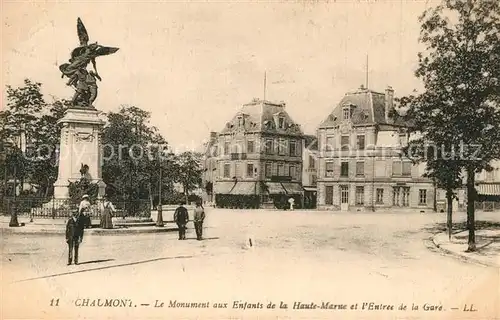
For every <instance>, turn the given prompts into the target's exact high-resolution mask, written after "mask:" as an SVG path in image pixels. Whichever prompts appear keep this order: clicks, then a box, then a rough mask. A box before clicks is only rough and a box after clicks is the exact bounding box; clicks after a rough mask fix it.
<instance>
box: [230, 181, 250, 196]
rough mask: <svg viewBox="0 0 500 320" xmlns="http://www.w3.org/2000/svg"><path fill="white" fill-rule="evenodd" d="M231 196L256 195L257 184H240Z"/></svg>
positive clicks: (237, 184)
mask: <svg viewBox="0 0 500 320" xmlns="http://www.w3.org/2000/svg"><path fill="white" fill-rule="evenodd" d="M231 194H255V182H238V183H236V185H235V186H234V188H233V190H231Z"/></svg>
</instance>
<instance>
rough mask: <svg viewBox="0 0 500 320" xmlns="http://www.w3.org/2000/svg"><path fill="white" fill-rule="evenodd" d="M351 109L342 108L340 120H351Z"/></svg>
mask: <svg viewBox="0 0 500 320" xmlns="http://www.w3.org/2000/svg"><path fill="white" fill-rule="evenodd" d="M350 109H351V107H344V108H342V119H344V120H349V119H350V118H351V110H350Z"/></svg>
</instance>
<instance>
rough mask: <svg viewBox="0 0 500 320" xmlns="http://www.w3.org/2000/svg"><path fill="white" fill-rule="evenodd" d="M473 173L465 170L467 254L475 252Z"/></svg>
mask: <svg viewBox="0 0 500 320" xmlns="http://www.w3.org/2000/svg"><path fill="white" fill-rule="evenodd" d="M474 174H475V172H474V169H472V168H467V229H469V241H468V248H467V252H472V251H476V234H475V231H476V230H475V229H476V226H475V217H474V209H475V208H474V204H475V201H476V189H475V188H474V180H475V176H474Z"/></svg>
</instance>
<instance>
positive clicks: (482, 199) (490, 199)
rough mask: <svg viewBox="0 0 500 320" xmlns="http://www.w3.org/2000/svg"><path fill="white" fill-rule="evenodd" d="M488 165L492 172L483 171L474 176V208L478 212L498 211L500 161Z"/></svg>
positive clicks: (499, 201)
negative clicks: (476, 197)
mask: <svg viewBox="0 0 500 320" xmlns="http://www.w3.org/2000/svg"><path fill="white" fill-rule="evenodd" d="M490 165H491V166H492V167H493V170H492V171H484V170H483V171H482V172H480V173H478V174H476V178H475V180H476V191H477V194H478V200H477V201H476V204H475V207H476V209H478V210H485V211H493V210H500V161H498V160H497V161H492V162H491V163H490ZM459 200H460V199H459Z"/></svg>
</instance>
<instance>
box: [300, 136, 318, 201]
mask: <svg viewBox="0 0 500 320" xmlns="http://www.w3.org/2000/svg"><path fill="white" fill-rule="evenodd" d="M317 181H318V139H317V138H316V136H313V135H305V136H304V151H303V153H302V186H303V187H304V207H305V208H307V209H313V208H316V202H317V188H316V186H317Z"/></svg>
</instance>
